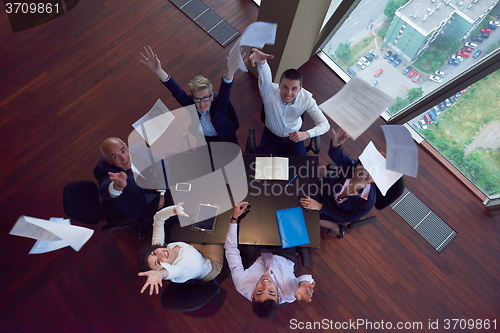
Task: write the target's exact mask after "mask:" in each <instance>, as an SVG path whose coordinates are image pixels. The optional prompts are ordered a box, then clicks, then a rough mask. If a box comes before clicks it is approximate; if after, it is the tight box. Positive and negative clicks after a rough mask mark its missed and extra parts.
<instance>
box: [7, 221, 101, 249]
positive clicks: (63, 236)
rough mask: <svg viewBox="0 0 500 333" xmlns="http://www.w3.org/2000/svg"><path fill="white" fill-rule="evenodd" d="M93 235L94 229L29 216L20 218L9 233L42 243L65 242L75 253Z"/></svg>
mask: <svg viewBox="0 0 500 333" xmlns="http://www.w3.org/2000/svg"><path fill="white" fill-rule="evenodd" d="M93 233H94V230H92V229H88V228H84V227H78V226H74V225H65V224H61V223H58V222H51V221H47V220H42V219H37V218H34V217H29V216H21V217H20V218H18V219H17V221H16V223H15V224H14V226H13V227H12V230H11V231H10V232H9V234H11V235H14V236H21V237H28V238H33V239H36V240H42V241H60V240H64V241H65V242H67V243H68V244H69V246H71V247H72V248H73V249H74V250H75V251H79V250H80V249H81V248H82V246H83V245H84V244H85V243H86V242H87V241H88V240H89V239H90V237H91V236H92V235H93Z"/></svg>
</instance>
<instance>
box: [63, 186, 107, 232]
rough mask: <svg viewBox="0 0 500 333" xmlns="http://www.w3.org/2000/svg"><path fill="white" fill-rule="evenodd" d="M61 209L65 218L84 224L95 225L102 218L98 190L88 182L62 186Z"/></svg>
mask: <svg viewBox="0 0 500 333" xmlns="http://www.w3.org/2000/svg"><path fill="white" fill-rule="evenodd" d="M63 208H64V213H65V214H66V216H67V217H69V218H70V219H72V220H75V221H78V222H81V223H85V224H97V223H99V222H100V221H101V220H102V219H103V218H104V215H103V211H102V208H101V203H100V201H99V190H98V188H97V185H96V184H95V183H94V182H91V181H90V180H79V181H74V182H71V183H68V184H66V185H65V186H64V189H63Z"/></svg>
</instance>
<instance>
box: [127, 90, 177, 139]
mask: <svg viewBox="0 0 500 333" xmlns="http://www.w3.org/2000/svg"><path fill="white" fill-rule="evenodd" d="M174 118H175V117H174V115H173V114H172V112H170V111H169V110H168V108H167V107H166V106H165V104H163V102H162V101H161V100H160V99H158V100H157V101H156V103H155V105H153V107H152V108H151V110H149V111H148V113H146V114H145V115H144V116H142V118H141V119H139V120H137V121H136V122H135V123H134V124H132V126H133V127H134V128H135V129H136V130H137V132H138V133H139V134H140V135H141V136H142V137H143V139H144V140H145V141H146V142H147V143H148V145H150V146H151V145H152V144H153V143H154V142H155V141H156V140H158V138H159V137H160V136H161V135H162V133H163V132H165V130H166V129H167V128H168V126H169V125H170V123H171V122H172V120H174Z"/></svg>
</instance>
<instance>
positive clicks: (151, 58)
mask: <svg viewBox="0 0 500 333" xmlns="http://www.w3.org/2000/svg"><path fill="white" fill-rule="evenodd" d="M144 53H145V54H142V52H141V56H142V59H139V61H140V62H141V63H143V64H144V65H146V66H148V67H149V69H151V70H152V71H153V72H154V73H156V75H158V77H159V78H160V80H162V81H165V80H166V79H168V74H167V73H166V72H165V71H164V70H163V69H162V68H161V62H160V59H158V55H156V54H155V53H154V52H153V49H152V48H151V46H148V47H144Z"/></svg>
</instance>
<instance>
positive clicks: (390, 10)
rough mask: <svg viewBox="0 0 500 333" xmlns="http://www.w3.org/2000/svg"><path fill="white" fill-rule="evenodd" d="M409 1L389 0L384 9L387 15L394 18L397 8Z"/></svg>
mask: <svg viewBox="0 0 500 333" xmlns="http://www.w3.org/2000/svg"><path fill="white" fill-rule="evenodd" d="M407 2H408V0H389V1H388V2H387V5H386V6H385V9H384V14H385V16H387V17H388V18H393V17H394V14H395V13H396V10H398V8H399V7H401V6H402V5H404V4H405V3H407Z"/></svg>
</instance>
